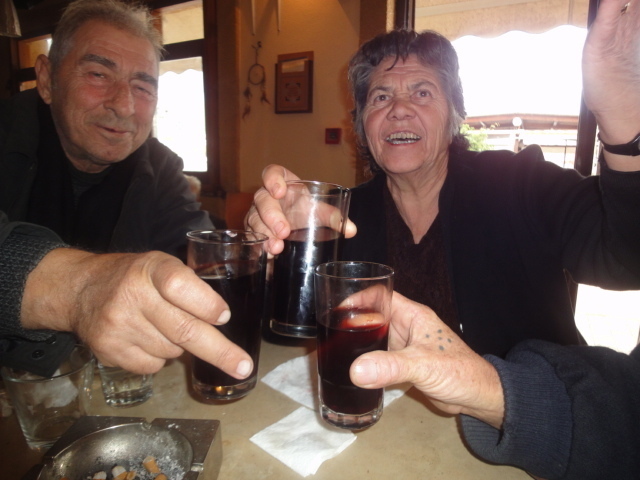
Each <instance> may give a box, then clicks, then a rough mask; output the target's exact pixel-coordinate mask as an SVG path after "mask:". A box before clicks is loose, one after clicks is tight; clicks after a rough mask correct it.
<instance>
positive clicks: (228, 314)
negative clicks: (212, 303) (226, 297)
mask: <svg viewBox="0 0 640 480" xmlns="http://www.w3.org/2000/svg"><path fill="white" fill-rule="evenodd" d="M230 318H231V312H230V311H229V310H223V312H222V313H221V314H220V316H219V317H218V325H224V324H225V323H227V322H228V321H229V319H230Z"/></svg>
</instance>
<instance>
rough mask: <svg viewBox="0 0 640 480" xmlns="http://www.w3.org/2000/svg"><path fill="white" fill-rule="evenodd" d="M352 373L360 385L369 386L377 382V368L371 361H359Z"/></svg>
mask: <svg viewBox="0 0 640 480" xmlns="http://www.w3.org/2000/svg"><path fill="white" fill-rule="evenodd" d="M353 373H354V374H355V376H356V379H357V380H358V383H359V384H360V385H371V384H373V383H376V382H377V381H378V366H377V365H376V363H375V362H373V361H371V360H367V359H362V360H360V361H359V362H358V363H356V365H355V366H354V367H353Z"/></svg>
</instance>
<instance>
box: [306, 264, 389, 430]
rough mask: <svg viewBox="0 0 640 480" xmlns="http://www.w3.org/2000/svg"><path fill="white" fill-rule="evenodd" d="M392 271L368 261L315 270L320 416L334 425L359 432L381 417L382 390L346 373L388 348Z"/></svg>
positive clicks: (325, 266) (326, 266)
mask: <svg viewBox="0 0 640 480" xmlns="http://www.w3.org/2000/svg"><path fill="white" fill-rule="evenodd" d="M392 294H393V269H392V268H391V267H387V266H386V265H381V264H378V263H369V262H331V263H325V264H322V265H320V266H318V267H317V268H316V270H315V300H316V315H317V318H318V340H317V342H318V377H319V381H318V385H319V399H320V414H321V415H322V418H323V419H324V420H325V421H326V422H328V423H330V424H332V425H335V426H337V427H341V428H348V429H351V430H361V429H363V428H367V427H370V426H371V425H373V424H374V423H376V422H377V421H378V420H379V419H380V416H381V415H382V408H383V393H384V390H383V389H382V388H379V389H364V388H360V387H356V386H355V385H354V384H353V382H351V379H350V377H349V368H350V367H351V364H352V363H353V361H354V360H355V359H356V358H358V357H359V356H360V355H362V354H363V353H367V352H370V351H373V350H387V346H388V339H389V320H390V309H391V296H392Z"/></svg>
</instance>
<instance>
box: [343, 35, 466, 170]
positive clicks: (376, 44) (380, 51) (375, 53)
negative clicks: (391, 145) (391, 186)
mask: <svg viewBox="0 0 640 480" xmlns="http://www.w3.org/2000/svg"><path fill="white" fill-rule="evenodd" d="M410 55H415V56H416V57H417V58H418V61H419V62H420V63H421V64H422V65H424V66H427V67H431V68H434V69H435V70H436V71H437V72H438V75H439V76H440V82H441V83H442V86H443V88H444V91H445V95H446V97H447V103H448V105H449V126H448V129H449V133H450V135H451V138H452V139H453V140H452V142H451V147H452V148H459V149H466V148H468V146H469V142H468V140H467V138H466V137H465V136H464V135H463V134H461V133H460V125H461V124H462V122H463V121H464V119H465V118H466V111H465V108H464V97H463V95H462V83H461V81H460V76H459V74H458V69H459V67H458V55H457V54H456V51H455V50H454V48H453V45H451V42H450V41H449V40H447V39H446V38H445V37H443V36H442V35H440V34H439V33H437V32H434V31H431V30H426V31H424V32H421V33H417V32H415V31H413V30H404V29H402V30H392V31H391V32H388V33H383V34H380V35H378V36H376V37H375V38H373V39H371V40H369V41H368V42H366V43H364V44H363V45H362V46H361V47H360V49H359V50H358V51H357V52H356V53H355V55H354V56H353V57H352V58H351V61H350V62H349V73H348V76H349V86H350V89H351V94H352V95H353V101H354V104H355V108H354V110H353V111H352V112H351V113H352V118H353V125H354V130H355V133H356V136H357V141H358V150H359V153H360V154H361V155H362V157H363V158H364V159H365V160H367V161H368V162H369V168H370V169H371V171H372V172H376V171H379V170H380V167H379V166H378V164H377V163H376V161H375V159H374V158H373V155H372V153H371V151H370V150H369V147H368V145H367V139H366V134H365V131H364V120H363V114H364V109H365V106H366V104H367V96H368V94H369V86H370V83H371V75H372V73H373V71H374V69H375V68H376V67H377V66H378V65H379V64H380V63H381V62H382V61H383V60H385V59H387V58H393V59H394V62H393V65H395V64H396V63H397V62H398V61H399V60H402V61H405V60H406V59H407V58H408V57H409V56H410ZM393 65H392V66H391V67H390V68H389V69H391V68H393Z"/></svg>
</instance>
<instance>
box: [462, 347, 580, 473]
mask: <svg viewBox="0 0 640 480" xmlns="http://www.w3.org/2000/svg"><path fill="white" fill-rule="evenodd" d="M485 358H486V359H487V360H488V361H489V362H490V363H491V364H492V365H493V366H494V367H495V368H496V370H497V371H498V374H499V376H500V380H501V382H502V387H503V391H504V396H505V419H504V423H503V428H502V430H497V429H495V428H493V427H491V426H489V425H487V424H486V423H484V422H481V421H480V420H477V419H475V418H473V417H469V416H466V415H462V416H461V423H462V430H463V434H464V437H465V439H466V441H467V443H468V445H469V447H470V448H471V449H472V450H473V451H474V453H476V454H477V455H479V456H480V457H482V458H483V459H485V460H487V461H489V462H492V463H498V464H506V465H513V466H516V467H519V468H522V469H524V470H526V471H527V472H529V473H531V474H533V475H536V476H539V477H542V478H546V479H550V480H551V479H558V478H562V476H563V475H564V473H565V471H566V469H567V464H568V461H569V455H570V448H571V428H572V419H571V403H570V400H569V395H568V394H567V389H566V388H565V385H564V383H563V382H562V381H560V379H559V378H558V377H557V376H556V375H555V371H554V368H553V367H552V366H551V365H550V364H549V363H548V362H547V361H546V360H545V359H544V357H542V356H540V355H538V354H536V353H533V352H530V351H526V350H525V351H520V352H516V353H511V354H510V355H509V356H508V357H507V360H502V359H500V358H498V357H495V356H493V355H486V356H485Z"/></svg>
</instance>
